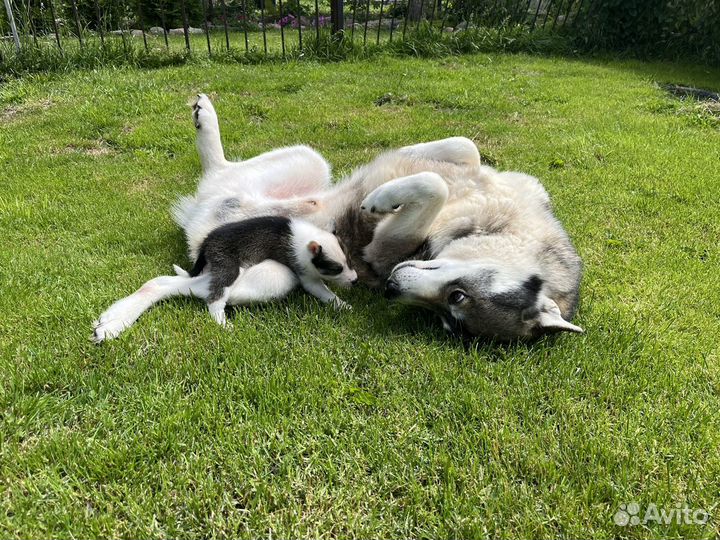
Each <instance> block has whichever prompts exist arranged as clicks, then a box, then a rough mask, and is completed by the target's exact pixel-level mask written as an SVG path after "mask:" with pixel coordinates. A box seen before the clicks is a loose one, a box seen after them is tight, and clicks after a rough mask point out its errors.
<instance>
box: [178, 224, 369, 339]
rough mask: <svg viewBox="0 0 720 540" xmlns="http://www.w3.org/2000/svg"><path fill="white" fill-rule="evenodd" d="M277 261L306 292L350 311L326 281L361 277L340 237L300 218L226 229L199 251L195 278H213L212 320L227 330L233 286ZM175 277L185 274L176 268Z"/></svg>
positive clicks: (193, 272) (219, 230) (344, 281)
mask: <svg viewBox="0 0 720 540" xmlns="http://www.w3.org/2000/svg"><path fill="white" fill-rule="evenodd" d="M263 261H275V262H277V263H279V264H281V265H283V266H285V267H286V268H288V269H290V270H291V271H292V272H293V273H294V274H295V276H296V278H297V280H298V281H299V283H300V285H302V288H303V289H305V290H306V291H307V292H308V293H310V294H312V295H313V296H315V297H316V298H318V299H319V300H321V301H322V302H325V303H332V304H333V305H334V306H335V307H337V308H349V307H350V306H349V304H347V303H346V302H343V301H342V300H340V299H339V298H338V297H337V296H335V294H334V293H333V292H332V291H331V290H330V289H328V287H327V285H325V283H324V281H330V282H333V283H337V284H339V285H341V286H348V285H350V284H352V283H354V282H355V281H357V274H356V273H355V271H354V270H353V269H352V268H350V267H349V266H348V263H347V259H346V257H345V253H343V250H342V248H341V247H340V244H339V243H338V240H337V238H336V237H335V236H334V235H333V234H331V233H328V232H326V231H323V230H322V229H319V228H318V227H316V226H314V225H311V224H310V223H307V222H305V221H302V220H299V219H289V218H286V217H282V216H263V217H257V218H251V219H246V220H243V221H237V222H234V223H228V224H226V225H222V226H220V227H218V228H217V229H215V230H213V231H212V232H211V233H210V234H209V235H208V236H207V238H205V240H204V241H203V243H202V245H201V246H200V252H199V254H198V257H197V260H196V261H195V265H194V266H193V268H192V270H190V272H189V276H190V277H193V278H194V277H197V276H200V275H201V274H203V273H204V274H206V275H208V276H209V277H210V283H209V285H208V287H209V289H208V295H207V298H206V301H207V304H208V308H209V310H210V315H212V317H213V319H215V320H216V321H217V322H218V323H219V324H221V325H223V326H224V325H225V324H226V319H225V306H226V305H227V303H228V299H229V298H230V295H231V294H232V285H233V284H234V283H235V282H236V281H237V279H238V277H239V276H240V275H241V274H242V273H243V272H244V271H245V270H246V269H248V268H250V267H253V266H255V265H257V264H259V263H261V262H263ZM176 272H178V273H179V274H180V275H182V274H183V273H184V272H183V271H182V270H181V269H179V268H178V267H176Z"/></svg>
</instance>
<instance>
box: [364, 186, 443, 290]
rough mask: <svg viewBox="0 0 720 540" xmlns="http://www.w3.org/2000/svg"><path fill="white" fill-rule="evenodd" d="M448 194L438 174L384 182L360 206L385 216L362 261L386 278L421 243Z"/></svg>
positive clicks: (372, 212)
mask: <svg viewBox="0 0 720 540" xmlns="http://www.w3.org/2000/svg"><path fill="white" fill-rule="evenodd" d="M448 194H449V191H448V186H447V183H446V182H445V180H443V178H442V177H441V176H440V175H439V174H436V173H433V172H422V173H418V174H413V175H411V176H403V177H402V178H396V179H394V180H391V181H389V182H386V183H385V184H383V185H381V186H379V187H378V188H376V189H375V190H374V191H372V192H371V193H370V194H369V195H368V196H367V197H366V198H365V200H364V201H363V202H362V203H361V208H362V209H363V210H364V211H365V212H369V213H371V214H381V215H382V214H385V215H386V217H385V218H384V219H383V220H382V221H381V222H380V223H379V224H378V226H377V227H376V228H375V233H374V235H373V239H372V241H371V242H370V244H368V245H367V246H366V247H365V250H364V251H365V260H366V261H367V262H368V263H369V264H371V265H372V267H373V269H374V270H375V272H376V273H377V274H378V275H380V276H385V275H387V274H388V273H389V272H390V270H391V269H392V267H393V266H395V264H396V263H398V262H400V261H401V260H402V259H403V257H406V256H408V255H410V254H411V253H412V252H414V251H415V250H416V249H417V248H418V247H419V246H420V245H421V244H422V242H423V241H424V240H425V238H426V237H427V234H428V232H429V231H430V226H431V225H432V223H433V221H434V220H435V218H436V217H437V215H438V213H439V212H440V210H441V209H442V207H443V205H444V204H445V201H447V198H448Z"/></svg>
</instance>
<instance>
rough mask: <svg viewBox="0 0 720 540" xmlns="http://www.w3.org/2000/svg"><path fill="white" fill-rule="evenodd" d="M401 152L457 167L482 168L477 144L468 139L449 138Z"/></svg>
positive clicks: (408, 147) (410, 147)
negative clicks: (445, 162) (452, 164)
mask: <svg viewBox="0 0 720 540" xmlns="http://www.w3.org/2000/svg"><path fill="white" fill-rule="evenodd" d="M399 152H401V153H404V154H412V155H415V156H418V157H422V158H425V159H433V160H436V161H447V162H449V163H455V164H456V165H469V166H471V167H479V166H480V152H478V149H477V146H475V143H474V142H472V141H471V140H470V139H468V138H467V137H449V138H447V139H440V140H439V141H432V142H426V143H420V144H413V145H412V146H403V147H402V148H400V150H399Z"/></svg>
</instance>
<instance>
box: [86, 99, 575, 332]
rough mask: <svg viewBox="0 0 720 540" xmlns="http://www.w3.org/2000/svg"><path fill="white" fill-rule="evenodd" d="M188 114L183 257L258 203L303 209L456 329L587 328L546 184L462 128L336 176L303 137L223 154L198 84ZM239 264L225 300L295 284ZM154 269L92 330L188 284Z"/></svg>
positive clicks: (275, 209) (375, 280)
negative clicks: (514, 168)
mask: <svg viewBox="0 0 720 540" xmlns="http://www.w3.org/2000/svg"><path fill="white" fill-rule="evenodd" d="M193 121H194V123H195V126H196V128H197V132H196V133H197V148H198V151H199V154H200V160H201V163H202V167H203V174H202V177H201V179H200V182H199V185H198V188H197V191H196V193H195V194H194V195H191V196H186V197H183V198H181V199H180V200H179V201H178V203H177V204H176V206H175V208H174V209H173V215H174V217H175V220H176V222H177V223H178V224H179V225H180V227H182V229H183V230H184V232H185V235H186V238H187V243H188V252H189V254H190V258H191V259H195V257H196V255H197V254H198V251H199V249H200V246H201V245H202V242H203V240H204V239H205V238H206V237H207V235H208V233H209V232H210V231H212V230H213V229H215V228H216V227H218V226H219V225H222V224H223V223H228V222H231V221H237V220H241V219H247V218H250V217H254V216H261V215H279V216H287V217H301V218H302V219H304V220H307V221H308V222H311V223H313V224H315V225H317V226H319V227H321V228H324V229H327V230H329V229H330V227H331V224H332V223H335V224H336V226H337V233H336V234H337V236H338V237H339V238H340V240H341V241H342V242H343V243H344V244H345V245H346V247H347V254H348V258H349V260H350V265H351V266H352V267H353V268H354V269H355V270H356V271H357V273H358V276H359V279H360V281H361V282H364V283H365V284H367V285H369V286H371V287H378V288H379V287H383V286H384V288H385V294H386V296H387V297H389V298H392V299H395V300H398V301H400V302H404V303H407V304H412V305H417V306H421V307H424V308H428V309H431V310H433V311H434V312H436V313H437V314H438V315H439V318H440V320H441V321H442V323H443V326H444V327H445V328H446V329H448V330H449V331H451V332H452V333H454V334H461V335H465V336H484V337H490V338H496V339H515V338H530V337H535V336H539V335H543V334H546V333H549V332H556V331H570V332H582V329H581V328H580V327H579V326H576V325H575V324H573V323H571V322H570V321H571V320H572V317H573V315H574V314H575V311H576V309H577V306H578V298H579V286H580V278H581V274H582V265H581V262H580V258H579V257H578V255H577V253H576V251H575V249H574V247H573V245H572V243H571V242H570V239H569V237H568V235H567V234H566V232H565V230H564V229H563V227H562V225H561V224H560V222H559V221H558V220H557V219H556V218H555V216H554V215H553V212H552V207H551V204H550V199H549V197H548V194H547V192H546V191H545V189H544V188H543V187H542V185H541V184H540V182H539V181H538V180H537V179H536V178H534V177H532V176H529V175H527V174H523V173H519V172H500V171H497V170H495V169H494V168H492V167H488V166H485V165H483V164H482V163H481V161H480V154H479V152H478V150H477V147H476V146H475V144H474V143H473V142H472V141H471V140H469V139H466V138H464V137H451V138H448V139H443V140H439V141H432V142H426V143H420V144H415V145H412V146H405V147H402V148H399V149H397V150H393V151H390V152H387V153H384V154H382V155H380V156H378V157H377V158H376V159H374V160H373V161H372V162H370V163H369V164H367V165H364V166H361V167H359V168H358V169H356V170H355V171H354V172H353V173H352V174H350V175H349V176H348V177H346V178H344V179H342V180H340V181H339V182H337V183H335V184H332V183H331V181H330V166H329V164H328V163H327V161H325V159H323V158H322V156H321V155H320V154H318V153H317V152H316V151H314V150H312V149H311V148H309V147H307V146H293V147H287V148H280V149H277V150H273V151H271V152H268V153H265V154H262V155H260V156H257V157H255V158H252V159H248V160H246V161H236V162H230V161H227V160H226V159H225V155H224V151H223V147H222V143H221V140H220V129H219V122H218V118H217V115H216V113H215V109H214V108H213V105H212V103H211V102H210V100H209V99H208V98H207V96H205V95H200V96H198V100H197V102H196V103H195V105H194V107H193ZM271 262H272V263H273V264H277V263H274V262H273V261H268V263H271ZM262 264H267V263H262ZM258 266H261V265H258ZM254 268H256V267H254ZM246 276H247V273H246V274H245V275H244V276H243V277H246ZM176 277H177V278H180V279H182V278H181V276H176ZM247 277H248V279H250V280H251V282H252V284H253V285H254V287H255V289H248V288H247V287H245V288H243V287H238V288H236V287H235V286H233V287H232V288H231V290H232V293H233V294H231V295H230V297H229V303H247V302H248V301H253V300H254V299H255V298H256V294H255V293H254V292H253V291H255V290H263V291H265V292H267V293H269V294H270V293H271V294H272V295H274V296H273V297H278V296H282V294H283V293H284V292H285V291H286V289H287V288H288V287H289V286H291V283H290V282H287V281H286V280H284V279H283V274H282V272H280V271H278V269H277V268H275V267H272V266H271V267H269V268H267V269H266V270H265V271H263V272H262V274H257V275H255V276H247ZM158 279H160V282H159V283H158V282H157V281H154V280H151V281H150V282H148V283H146V284H145V286H143V287H142V288H141V289H140V290H139V291H137V292H136V293H134V294H132V295H130V296H129V297H126V298H124V299H122V300H120V301H118V302H116V304H114V305H113V306H111V307H110V309H108V310H107V311H106V312H105V313H103V314H102V315H101V316H100V319H99V320H98V322H97V324H96V327H95V333H94V339H95V340H96V341H98V342H100V341H103V340H104V339H108V338H113V337H116V336H117V335H118V334H120V333H121V332H122V331H123V330H124V329H125V328H127V327H128V326H130V325H131V324H132V323H133V322H134V321H135V320H136V319H137V317H139V316H140V314H141V313H142V312H143V311H144V310H145V309H147V308H148V307H150V306H151V305H152V304H153V303H154V302H155V301H157V300H158V299H162V298H164V297H167V296H168V295H172V294H185V293H187V289H186V288H185V289H184V288H183V287H185V284H183V283H180V282H164V281H162V278H156V280H158ZM169 279H173V278H172V277H171V278H169ZM180 289H182V290H180ZM178 291H179V292H178ZM188 294H189V293H188ZM267 297H268V296H267V295H266V296H265V297H264V298H267Z"/></svg>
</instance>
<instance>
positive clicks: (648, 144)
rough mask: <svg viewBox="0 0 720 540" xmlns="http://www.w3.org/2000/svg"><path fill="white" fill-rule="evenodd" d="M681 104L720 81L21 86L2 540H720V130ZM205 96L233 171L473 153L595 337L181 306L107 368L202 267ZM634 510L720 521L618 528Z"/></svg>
mask: <svg viewBox="0 0 720 540" xmlns="http://www.w3.org/2000/svg"><path fill="white" fill-rule="evenodd" d="M665 82H677V83H685V84H693V85H696V86H699V87H702V88H707V89H715V90H718V89H720V71H717V70H715V71H712V70H709V69H704V68H700V67H684V66H682V65H677V64H643V63H640V62H634V61H617V62H610V61H607V62H606V61H599V60H593V61H581V60H566V59H548V58H537V57H529V56H503V55H477V56H469V57H459V58H447V59H439V60H418V59H392V58H377V59H375V60H372V61H362V62H356V63H335V64H313V63H301V64H272V65H261V66H241V65H228V64H219V63H210V62H205V63H196V64H193V65H188V66H184V67H178V68H170V69H162V70H157V71H134V70H106V71H97V72H78V73H72V74H68V75H64V76H53V77H33V78H27V79H24V80H20V81H14V82H10V83H7V84H5V85H4V86H3V87H2V88H0V119H1V122H2V128H1V129H0V182H2V184H1V185H2V190H1V191H0V227H1V229H0V230H1V231H2V243H0V291H2V294H0V312H1V313H2V317H0V376H1V378H2V383H1V384H0V410H1V416H0V537H2V538H12V537H16V538H45V537H50V536H52V537H55V538H93V537H112V538H116V537H126V538H138V537H153V538H163V537H180V538H236V537H273V538H295V537H324V538H334V537H358V538H381V537H393V538H405V537H413V538H415V537H417V538H481V537H503V538H519V537H522V538H535V537H551V536H552V537H568V538H577V537H589V536H593V537H600V538H612V537H618V536H627V537H633V538H634V537H638V538H651V537H652V538H656V537H687V536H690V537H708V538H710V537H715V536H716V535H718V534H720V525H719V522H720V508H719V507H718V503H720V452H718V448H720V418H719V415H718V411H719V410H720V395H719V394H720V357H719V355H718V336H719V335H720V278H719V276H718V273H719V272H718V270H719V268H720V266H719V264H718V263H719V262H720V261H719V258H720V257H719V253H718V239H719V238H720V120H719V119H718V117H717V116H715V115H717V114H718V113H713V112H712V111H709V110H707V109H705V108H703V107H702V106H701V105H699V104H697V103H694V102H681V101H678V100H676V99H675V98H672V97H670V96H669V95H668V94H666V93H665V92H664V91H663V90H662V89H661V88H660V87H659V86H658V83H665ZM198 92H206V93H208V94H211V95H212V96H213V97H214V99H215V104H216V108H217V109H218V113H219V115H220V118H221V127H222V129H223V133H224V142H225V145H226V150H227V152H228V154H229V155H233V156H240V157H243V158H245V157H251V156H253V155H255V154H257V153H259V152H263V151H265V150H269V149H271V148H273V147H277V146H281V145H287V144H294V143H308V144H311V145H313V146H314V147H315V148H317V149H318V150H319V151H321V152H322V153H323V154H324V155H325V156H326V157H327V158H328V159H329V160H330V162H331V163H332V164H333V166H334V172H335V175H336V176H337V177H339V176H341V175H342V174H343V173H346V172H347V171H349V170H350V169H351V168H352V167H353V166H356V165H358V164H361V163H365V162H367V161H368V160H370V159H372V158H373V157H374V156H375V155H377V154H378V153H379V152H382V151H383V150H384V149H387V148H392V147H395V146H399V145H404V144H409V143H414V142H418V141H426V140H431V139H437V138H441V137H447V136H452V135H465V136H468V137H471V138H472V139H473V140H475V141H476V142H477V144H478V146H479V148H480V149H481V152H482V154H483V157H484V158H485V160H486V161H488V162H490V163H494V164H496V165H497V167H499V168H502V169H517V170H522V171H526V172H528V173H531V174H534V175H536V176H538V177H540V178H541V179H542V180H543V182H544V183H545V185H546V186H547V189H548V190H549V192H550V194H551V195H552V198H553V202H554V205H555V208H556V211H557V214H558V216H559V217H560V219H561V220H562V221H563V223H564V224H565V226H566V227H567V230H568V231H569V233H570V235H571V236H572V238H573V240H574V242H575V244H576V246H577V248H578V250H579V252H580V254H581V256H582V257H583V259H584V262H585V276H584V280H583V286H582V304H581V308H580V311H579V315H578V317H577V322H578V324H580V325H582V326H583V327H584V328H585V329H586V331H587V333H586V334H585V335H582V336H577V335H562V336H559V337H557V338H554V339H546V340H542V341H539V342H536V343H532V344H511V345H493V344H487V343H477V344H474V345H470V346H463V345H462V344H461V343H459V342H457V341H455V340H453V339H450V338H448V337H446V336H445V335H444V333H443V331H442V330H441V329H440V326H439V324H437V323H436V321H435V320H434V319H433V317H432V316H430V315H426V314H424V313H421V312H417V311H415V310H412V309H410V308H404V307H401V306H396V305H391V304H389V303H388V302H387V301H386V300H384V299H383V298H382V296H381V295H378V294H377V293H374V292H371V291H368V290H364V289H363V288H361V287H359V288H355V289H353V290H351V291H342V292H341V295H342V297H343V298H344V299H346V300H347V301H349V302H350V303H351V304H353V306H354V310H353V311H352V312H350V313H340V314H339V313H336V312H334V311H332V310H330V309H328V308H327V307H325V306H322V305H320V304H319V303H318V302H317V301H316V300H314V299H312V298H309V297H308V296H306V295H303V294H301V293H299V292H298V293H295V294H293V295H292V296H291V297H290V298H289V299H288V300H287V301H284V302H282V303H278V304H273V305H267V306H262V307H257V308H250V309H237V310H235V312H234V313H233V314H232V315H231V320H232V321H233V323H234V329H233V330H232V331H225V330H223V329H221V328H220V327H218V326H217V325H216V324H215V323H214V322H212V320H211V319H210V317H209V315H208V314H207V311H206V309H205V307H204V305H203V304H202V303H201V302H198V301H194V300H191V299H176V300H173V301H168V302H167V303H165V304H163V305H160V306H158V307H157V308H155V309H153V310H152V311H150V312H149V313H147V314H146V315H144V316H143V317H142V318H141V319H140V320H139V321H138V323H137V324H136V325H135V326H134V327H133V328H132V329H130V330H129V331H128V332H126V333H125V334H123V335H122V336H121V337H120V338H119V339H117V340H115V341H111V342H108V343H106V344H103V345H102V346H95V345H93V344H92V343H91V342H90V341H89V337H90V334H91V325H92V321H93V320H94V319H95V318H96V317H97V315H98V314H99V313H100V312H101V311H103V310H104V309H105V308H107V307H108V306H109V305H110V304H111V303H112V302H113V301H114V300H116V299H118V298H120V297H122V296H125V295H126V294H129V293H130V292H132V291H133V290H135V289H136V288H137V287H138V286H139V285H140V284H141V283H143V282H144V281H146V280H147V279H149V278H151V277H154V276H156V275H159V274H167V273H168V272H170V271H171V264H172V263H180V264H182V265H185V266H187V264H188V261H187V259H186V255H185V249H184V241H183V237H182V234H181V232H180V231H179V230H178V229H177V227H176V226H175V225H174V224H173V222H172V221H171V219H170V216H169V212H168V208H169V206H170V205H171V203H172V202H173V201H174V199H175V197H177V196H178V195H180V194H184V193H188V192H191V191H193V190H194V186H195V183H196V180H197V176H198V174H199V171H200V166H199V161H198V158H197V155H196V153H195V149H194V131H195V130H194V127H193V125H192V123H191V121H190V109H189V107H188V106H187V103H188V102H189V100H190V99H191V98H192V96H193V95H194V94H196V93H198ZM388 94H392V95H391V96H389V95H388ZM383 96H385V97H384V98H383V99H381V100H379V98H382V97H383ZM376 102H378V103H382V105H378V104H376ZM714 114H715V115H714ZM630 502H637V503H638V504H639V505H640V507H641V508H642V513H644V511H645V508H647V507H648V506H649V505H650V504H656V505H657V506H658V508H661V509H666V510H668V511H669V510H672V509H675V508H676V507H677V506H680V507H685V506H687V507H689V508H692V509H704V510H706V511H707V512H709V513H710V514H711V519H710V523H709V524H707V525H705V526H701V525H694V524H690V525H687V524H684V523H679V524H678V523H677V522H676V521H675V520H674V521H673V523H671V524H669V525H665V524H659V525H658V524H655V523H648V524H646V525H636V526H632V525H630V526H626V527H620V526H616V525H615V524H614V522H613V516H614V514H615V513H616V511H618V509H619V508H620V505H621V504H626V503H630Z"/></svg>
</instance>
